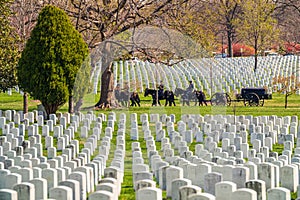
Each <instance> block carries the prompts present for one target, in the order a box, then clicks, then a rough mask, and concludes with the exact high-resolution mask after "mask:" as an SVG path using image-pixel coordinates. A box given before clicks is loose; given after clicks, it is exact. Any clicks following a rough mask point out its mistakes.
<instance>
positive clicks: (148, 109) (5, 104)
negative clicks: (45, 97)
mask: <svg viewBox="0 0 300 200" xmlns="http://www.w3.org/2000/svg"><path fill="white" fill-rule="evenodd" d="M140 98H141V107H129V108H118V109H117V111H123V112H130V113H133V112H135V113H137V114H141V113H160V114H175V115H176V117H179V116H180V115H181V114H201V115H206V114H229V115H233V114H235V115H253V116H260V115H278V116H287V115H297V116H298V117H300V95H291V96H290V97H289V98H288V108H286V109H285V108H284V95H283V94H278V93H273V99H271V100H265V104H264V106H263V107H245V106H244V103H243V102H231V106H228V107H222V106H210V105H208V106H194V102H191V106H181V105H180V102H179V100H178V99H177V100H176V106H175V107H174V106H172V107H169V106H164V104H165V101H164V100H163V101H161V104H162V106H158V107H155V106H154V107H152V106H151V104H152V100H151V97H150V96H148V97H144V96H143V94H140ZM98 99H99V94H98V95H92V94H89V95H86V97H85V98H84V104H83V106H82V112H85V111H88V110H93V106H94V105H95V104H96V102H97V101H98ZM28 104H29V111H32V110H35V109H37V105H38V104H40V102H39V101H38V100H34V99H32V98H29V101H28ZM12 109H13V110H22V109H23V96H22V95H20V94H18V93H13V94H12V95H11V96H9V95H7V94H3V93H0V110H12ZM67 110H68V105H67V104H65V105H63V106H62V107H61V108H60V109H59V111H58V112H67ZM110 111H111V110H110V109H107V110H99V111H97V110H95V112H96V113H97V112H103V113H108V112H110ZM177 119H178V118H177Z"/></svg>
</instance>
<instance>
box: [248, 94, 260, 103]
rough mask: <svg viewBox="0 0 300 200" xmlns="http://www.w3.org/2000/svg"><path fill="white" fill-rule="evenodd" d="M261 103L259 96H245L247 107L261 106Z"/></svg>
mask: <svg viewBox="0 0 300 200" xmlns="http://www.w3.org/2000/svg"><path fill="white" fill-rule="evenodd" d="M259 102H260V100H259V97H258V96H257V94H255V93H249V94H246V95H245V99H244V105H245V106H259V105H260V103H259Z"/></svg>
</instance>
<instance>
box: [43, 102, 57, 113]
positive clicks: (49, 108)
mask: <svg viewBox="0 0 300 200" xmlns="http://www.w3.org/2000/svg"><path fill="white" fill-rule="evenodd" d="M43 106H44V108H45V110H46V112H47V116H49V115H50V114H55V113H56V111H57V110H58V108H59V105H57V104H43Z"/></svg>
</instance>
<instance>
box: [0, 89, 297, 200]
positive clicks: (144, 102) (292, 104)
mask: <svg viewBox="0 0 300 200" xmlns="http://www.w3.org/2000/svg"><path fill="white" fill-rule="evenodd" d="M140 97H141V107H130V108H122V109H116V110H113V111H114V112H116V114H117V116H118V114H120V113H126V114H127V119H129V116H130V113H137V114H138V120H139V115H140V114H142V113H148V114H151V113H159V114H168V115H169V114H175V115H176V121H178V120H180V116H181V115H182V114H201V115H206V114H224V115H225V114H229V115H234V114H235V115H253V116H259V115H278V116H287V115H297V116H298V117H299V118H300V96H296V95H292V96H290V97H289V103H288V108H287V109H285V108H284V95H281V94H277V93H276V94H273V99H272V100H268V101H265V105H264V106H263V107H245V106H244V105H243V103H242V102H233V103H232V105H231V106H230V107H221V106H216V107H212V106H210V105H209V106H205V107H201V106H189V107H188V106H180V103H179V101H178V100H176V104H177V106H176V107H164V106H158V107H151V103H152V101H151V97H150V96H149V97H143V95H142V94H140ZM98 98H99V95H87V97H86V98H85V103H84V105H83V110H82V112H87V111H88V110H89V109H90V108H91V106H93V105H94V104H95V103H96V102H97V100H98ZM22 103H23V98H22V96H21V95H20V94H17V93H13V94H12V95H11V96H8V95H7V94H3V93H0V110H3V111H4V110H8V109H14V110H22V109H23V105H22ZM28 103H29V110H30V111H32V110H35V109H37V105H38V104H40V102H39V101H36V100H33V99H29V102H28ZM162 104H163V105H164V101H162ZM192 104H193V103H192ZM67 109H68V107H67V105H64V106H62V107H61V108H60V110H59V112H67ZM94 112H95V113H96V114H98V113H105V114H108V113H109V112H111V110H94ZM139 125H141V124H139ZM115 126H116V125H115ZM92 127H93V126H92ZM103 127H105V123H104V124H103ZM139 128H140V129H139V133H140V136H139V137H140V139H139V140H138V141H139V142H140V145H141V149H142V152H143V158H144V160H145V163H148V162H149V161H148V160H147V159H148V158H147V150H146V143H145V141H144V139H143V135H142V130H141V127H139ZM150 128H151V130H152V134H153V136H155V135H154V124H150ZM115 130H117V126H116V127H115ZM129 131H130V123H129V120H127V125H126V133H129ZM40 133H41V130H40ZM91 133H92V131H91V132H90V134H91ZM0 134H2V130H0ZM75 138H76V139H78V140H79V141H80V149H82V148H83V145H84V142H85V140H83V139H81V138H80V136H79V133H77V134H76V135H75ZM115 138H116V131H115V132H114V139H112V141H111V144H112V145H111V149H110V154H109V159H108V163H107V166H109V163H110V162H111V161H112V159H113V155H114V150H115V147H116V146H115V145H116V140H115ZM25 139H26V138H25ZM42 142H44V138H42ZM56 142H57V141H56V140H54V145H56ZM132 142H134V141H131V140H130V135H129V134H126V158H125V164H124V166H125V168H124V182H123V184H122V190H121V195H120V197H119V199H121V200H127V199H135V192H134V189H133V183H132V152H131V144H132ZM98 145H100V141H99V142H98ZM195 145H196V143H195V142H194V143H192V144H191V145H190V146H189V148H190V150H191V151H194V149H195ZM218 145H219V146H220V145H221V144H220V143H219V144H218ZM156 147H157V150H158V151H159V150H160V143H156ZM282 150H283V145H274V146H273V151H275V152H278V153H279V154H281V151H282ZM97 152H98V149H97V150H96V152H95V154H94V155H93V156H95V155H97ZM43 153H44V156H47V150H46V149H44V150H43ZM60 153H61V152H58V154H60ZM159 153H160V154H161V153H162V152H159ZM93 156H92V157H93ZM292 195H293V196H292V199H295V196H296V195H295V193H293V194H292ZM163 198H164V199H166V193H165V192H163Z"/></svg>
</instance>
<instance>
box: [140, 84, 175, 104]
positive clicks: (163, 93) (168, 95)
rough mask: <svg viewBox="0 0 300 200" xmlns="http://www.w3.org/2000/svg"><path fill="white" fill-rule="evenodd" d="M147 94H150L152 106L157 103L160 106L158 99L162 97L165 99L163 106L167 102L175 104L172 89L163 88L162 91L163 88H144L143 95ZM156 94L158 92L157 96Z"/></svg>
mask: <svg viewBox="0 0 300 200" xmlns="http://www.w3.org/2000/svg"><path fill="white" fill-rule="evenodd" d="M149 94H150V95H151V96H152V106H156V105H157V104H158V105H160V106H161V103H160V100H164V99H165V100H166V103H165V106H166V105H168V104H169V105H170V106H171V105H172V104H173V105H174V106H175V99H174V94H173V92H172V91H169V90H165V91H163V90H154V89H149V88H146V89H145V93H144V96H145V97H146V96H148V95H149ZM157 94H158V98H157ZM172 94H173V95H172ZM157 100H158V101H157ZM156 101H157V102H156Z"/></svg>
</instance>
